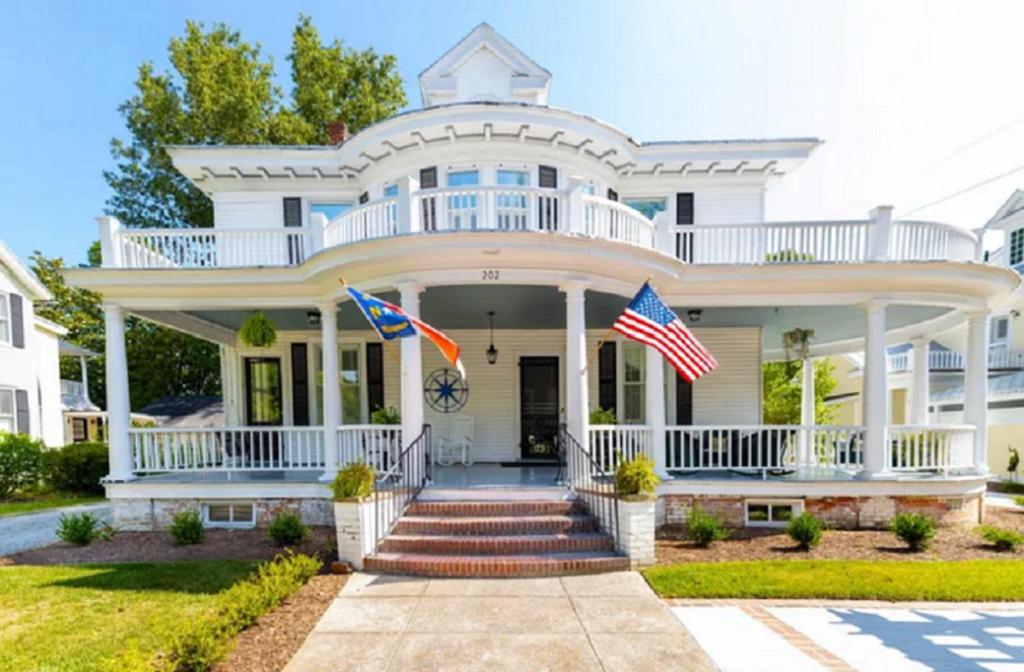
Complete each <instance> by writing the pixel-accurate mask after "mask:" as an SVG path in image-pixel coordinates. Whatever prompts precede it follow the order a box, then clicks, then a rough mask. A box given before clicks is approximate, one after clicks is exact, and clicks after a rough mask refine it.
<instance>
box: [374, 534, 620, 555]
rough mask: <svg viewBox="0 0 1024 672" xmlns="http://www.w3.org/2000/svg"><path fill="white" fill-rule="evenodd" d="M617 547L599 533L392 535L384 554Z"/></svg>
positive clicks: (385, 543) (502, 552)
mask: <svg viewBox="0 0 1024 672" xmlns="http://www.w3.org/2000/svg"><path fill="white" fill-rule="evenodd" d="M614 549H615V541H614V540H613V539H612V538H611V537H609V536H608V535H606V534H598V533H595V532H585V533H582V534H541V535H535V534H521V535H512V536H504V535H503V536H484V535H481V536H472V535H450V536H440V535H409V534H392V535H391V536H389V537H387V538H386V539H384V541H383V542H382V543H381V546H380V550H381V551H382V552H384V553H424V554H435V555H526V554H537V553H559V552H580V551H612V550H614Z"/></svg>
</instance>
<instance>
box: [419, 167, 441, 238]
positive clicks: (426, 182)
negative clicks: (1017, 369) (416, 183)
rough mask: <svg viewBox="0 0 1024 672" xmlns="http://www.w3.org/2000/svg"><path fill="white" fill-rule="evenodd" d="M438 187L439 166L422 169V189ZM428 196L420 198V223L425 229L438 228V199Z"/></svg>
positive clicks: (433, 229)
mask: <svg viewBox="0 0 1024 672" xmlns="http://www.w3.org/2000/svg"><path fill="white" fill-rule="evenodd" d="M436 188H437V167H436V166H432V167H430V168H421V169H420V189H436ZM438 198H439V197H437V196H434V197H429V196H426V197H424V198H421V199H420V224H421V225H422V226H423V230H424V231H436V230H437V199H438Z"/></svg>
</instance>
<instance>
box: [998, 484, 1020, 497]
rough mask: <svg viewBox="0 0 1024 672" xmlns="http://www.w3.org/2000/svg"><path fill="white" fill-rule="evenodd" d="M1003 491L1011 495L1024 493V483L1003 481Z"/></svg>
mask: <svg viewBox="0 0 1024 672" xmlns="http://www.w3.org/2000/svg"><path fill="white" fill-rule="evenodd" d="M1002 492H1005V493H1007V494H1009V495H1024V483H1014V482H1012V481H1011V482H1008V483H1003V488H1002Z"/></svg>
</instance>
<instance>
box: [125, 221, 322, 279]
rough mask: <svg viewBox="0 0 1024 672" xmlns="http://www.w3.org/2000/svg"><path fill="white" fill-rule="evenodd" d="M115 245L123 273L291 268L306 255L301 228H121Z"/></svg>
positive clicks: (307, 246)
mask: <svg viewBox="0 0 1024 672" xmlns="http://www.w3.org/2000/svg"><path fill="white" fill-rule="evenodd" d="M115 245H116V246H117V249H116V251H117V254H118V256H119V257H120V265H121V266H122V267H123V268H140V269H170V268H241V267H248V266H294V265H298V264H301V263H302V262H303V261H305V260H306V258H307V257H308V256H309V254H310V253H311V241H310V238H309V232H308V230H307V229H303V228H283V227H282V228H279V229H277V228H259V229H256V228H253V229H218V228H212V229H123V230H121V231H119V232H118V234H117V236H116V241H115Z"/></svg>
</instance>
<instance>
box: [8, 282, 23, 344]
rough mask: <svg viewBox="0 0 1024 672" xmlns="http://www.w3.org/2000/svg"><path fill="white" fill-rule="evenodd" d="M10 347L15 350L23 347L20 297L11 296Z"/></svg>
mask: <svg viewBox="0 0 1024 672" xmlns="http://www.w3.org/2000/svg"><path fill="white" fill-rule="evenodd" d="M10 299H11V345H13V346H14V347H16V348H24V347H25V313H24V310H23V308H22V303H21V297H20V296H19V295H17V294H11V296H10Z"/></svg>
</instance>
